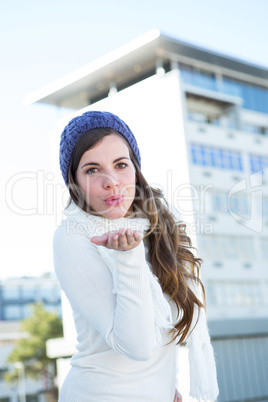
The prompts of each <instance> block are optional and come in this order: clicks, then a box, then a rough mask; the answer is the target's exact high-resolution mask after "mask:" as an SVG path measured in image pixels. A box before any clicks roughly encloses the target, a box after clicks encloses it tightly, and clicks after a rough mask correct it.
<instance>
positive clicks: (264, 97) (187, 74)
mask: <svg viewBox="0 0 268 402" xmlns="http://www.w3.org/2000/svg"><path fill="white" fill-rule="evenodd" d="M180 74H181V78H182V81H183V82H184V83H186V84H190V85H193V86H197V87H199V88H204V89H209V90H212V91H216V92H222V93H225V94H228V95H233V96H238V97H240V98H242V99H243V100H244V102H243V108H244V109H249V110H255V111H257V112H261V113H268V90H267V89H266V88H263V87H259V86H256V85H252V84H249V83H247V82H243V81H238V80H235V79H231V78H229V77H223V78H222V80H221V81H217V80H216V77H215V74H214V73H213V72H209V71H206V70H200V69H197V68H195V67H192V66H190V65H186V64H183V63H181V64H180Z"/></svg>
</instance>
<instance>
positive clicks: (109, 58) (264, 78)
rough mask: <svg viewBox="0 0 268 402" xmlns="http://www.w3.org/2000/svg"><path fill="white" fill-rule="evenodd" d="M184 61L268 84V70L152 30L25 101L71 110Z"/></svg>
mask: <svg viewBox="0 0 268 402" xmlns="http://www.w3.org/2000/svg"><path fill="white" fill-rule="evenodd" d="M159 62H160V64H161V63H162V64H163V65H164V66H165V64H166V63H170V62H171V63H172V62H174V63H177V62H185V63H186V64H187V63H190V64H192V65H196V66H199V67H203V68H206V67H207V68H208V69H211V67H212V66H213V68H214V70H215V71H216V72H217V70H218V71H220V72H221V73H223V74H228V72H229V73H230V74H231V76H234V77H236V78H238V79H239V78H240V79H241V80H243V79H244V80H246V81H247V80H249V81H251V82H253V83H255V84H259V85H264V86H268V69H267V68H264V67H260V66H256V65H253V64H249V63H247V62H244V61H241V60H238V59H234V58H230V57H228V56H225V55H221V54H219V53H216V52H212V51H210V50H207V49H202V48H200V47H197V46H193V45H190V44H188V43H185V42H182V41H179V40H177V39H172V38H170V37H168V36H165V35H163V34H161V33H160V31H159V30H152V31H149V32H147V33H146V34H145V35H142V36H141V37H139V38H137V39H135V40H133V41H131V42H129V43H128V44H127V45H125V46H122V47H120V48H118V49H116V50H114V51H112V52H110V53H108V54H106V55H104V56H102V57H100V58H98V59H97V60H94V61H92V62H90V63H89V64H87V65H85V66H84V67H82V68H80V69H78V70H76V71H74V72H73V73H71V74H68V75H66V76H64V77H62V78H61V79H59V80H57V81H55V82H52V83H51V84H49V85H47V86H45V87H43V88H41V89H40V90H38V91H36V92H33V93H31V94H29V95H28V96H27V97H26V98H25V100H24V103H25V104H31V103H34V102H41V103H46V104H51V105H57V106H61V107H69V108H72V109H81V108H83V107H85V106H87V105H88V104H89V103H93V102H95V101H97V100H99V99H102V98H104V97H106V96H107V95H108V93H109V90H110V89H111V86H112V85H113V84H114V85H115V86H116V88H117V89H118V90H120V89H123V88H126V87H127V86H130V85H132V84H133V83H135V82H138V81H141V80H142V79H144V78H146V77H148V76H150V75H153V74H154V73H155V71H156V66H157V64H159Z"/></svg>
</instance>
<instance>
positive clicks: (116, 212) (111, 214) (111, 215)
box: [102, 208, 129, 219]
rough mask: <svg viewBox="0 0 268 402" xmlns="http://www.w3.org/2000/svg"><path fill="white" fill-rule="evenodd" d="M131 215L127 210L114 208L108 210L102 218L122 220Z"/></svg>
mask: <svg viewBox="0 0 268 402" xmlns="http://www.w3.org/2000/svg"><path fill="white" fill-rule="evenodd" d="M128 215H129V211H128V210H126V209H125V208H114V209H112V210H108V211H107V212H104V213H103V214H102V216H104V217H105V218H108V219H120V218H124V217H126V216H128Z"/></svg>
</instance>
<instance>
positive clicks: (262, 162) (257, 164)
mask: <svg viewBox="0 0 268 402" xmlns="http://www.w3.org/2000/svg"><path fill="white" fill-rule="evenodd" d="M249 161H250V171H251V172H252V173H254V172H258V171H259V170H264V169H266V168H268V157H267V156H260V155H252V154H251V155H249Z"/></svg>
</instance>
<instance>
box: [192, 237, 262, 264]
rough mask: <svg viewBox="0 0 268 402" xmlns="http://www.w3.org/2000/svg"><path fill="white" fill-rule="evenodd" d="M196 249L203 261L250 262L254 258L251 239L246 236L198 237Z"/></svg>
mask: <svg viewBox="0 0 268 402" xmlns="http://www.w3.org/2000/svg"><path fill="white" fill-rule="evenodd" d="M198 249H199V253H200V256H201V258H203V259H205V260H206V259H207V260H215V261H222V260H228V259H229V260H241V261H252V260H254V259H255V258H256V255H255V247H254V242H253V239H252V238H251V237H246V236H243V237H242V236H223V235H215V234H214V235H213V236H211V235H200V236H199V237H198Z"/></svg>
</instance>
